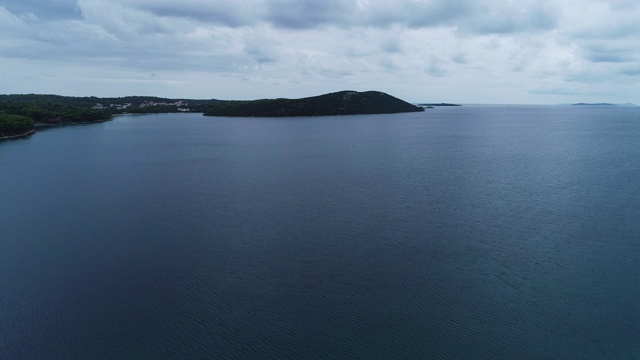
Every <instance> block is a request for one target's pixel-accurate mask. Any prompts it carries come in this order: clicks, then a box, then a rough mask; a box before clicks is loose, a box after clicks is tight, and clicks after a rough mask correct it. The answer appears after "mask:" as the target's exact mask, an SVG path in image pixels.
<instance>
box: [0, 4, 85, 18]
mask: <svg viewBox="0 0 640 360" xmlns="http://www.w3.org/2000/svg"><path fill="white" fill-rule="evenodd" d="M0 6H4V7H5V8H7V9H8V10H9V11H10V12H12V13H14V14H34V15H35V16H36V17H38V18H41V19H49V20H62V19H77V18H79V17H80V14H79V12H78V11H77V7H76V0H48V1H42V0H4V1H3V2H2V4H0Z"/></svg>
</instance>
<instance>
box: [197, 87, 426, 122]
mask: <svg viewBox="0 0 640 360" xmlns="http://www.w3.org/2000/svg"><path fill="white" fill-rule="evenodd" d="M418 111H424V109H423V108H422V107H419V106H415V105H412V104H409V103H407V102H405V101H403V100H400V99H398V98H395V97H393V96H391V95H388V94H385V93H382V92H379V91H366V92H356V91H340V92H335V93H330V94H324V95H320V96H313V97H308V98H302V99H263V100H253V101H216V102H212V103H211V104H210V105H209V106H208V107H207V108H206V110H205V111H204V115H207V116H242V117H284V116H328V115H357V114H392V113H401V112H418Z"/></svg>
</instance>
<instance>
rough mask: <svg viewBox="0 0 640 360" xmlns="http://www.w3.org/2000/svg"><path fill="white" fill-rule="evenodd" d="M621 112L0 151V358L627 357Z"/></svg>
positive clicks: (107, 126) (630, 213)
mask: <svg viewBox="0 0 640 360" xmlns="http://www.w3.org/2000/svg"><path fill="white" fill-rule="evenodd" d="M638 139H640V110H638V109H637V108H635V107H586V108H583V107H570V106H463V107H455V108H437V109H433V110H427V111H426V112H424V113H411V114H397V115H367V116H342V117H317V118H268V119H258V118H207V117H202V116H201V115H199V114H162V115H145V116H122V117H118V118H116V119H114V120H113V121H111V122H106V123H101V124H92V125H79V126H72V127H61V128H54V129H49V130H45V131H40V132H38V133H37V134H35V135H34V136H32V137H30V138H28V139H22V140H15V141H10V142H3V143H0V353H2V354H5V355H4V356H3V358H7V359H88V358H92V359H140V358H172V359H173V358H193V359H198V358H202V359H210V358H262V359H268V358H273V359H282V358H308V359H313V358H318V359H320V358H322V359H325V358H349V359H355V358H360V359H376V358H380V359H382V358H429V359H496V358H505V359H506V358H510V359H635V358H637V355H638V354H639V353H640V337H639V336H638V334H640V302H639V301H638V299H639V298H640V242H639V239H640V227H639V226H638V225H637V219H639V218H640V200H638V199H640V162H638V159H639V158H640V145H639V142H638Z"/></svg>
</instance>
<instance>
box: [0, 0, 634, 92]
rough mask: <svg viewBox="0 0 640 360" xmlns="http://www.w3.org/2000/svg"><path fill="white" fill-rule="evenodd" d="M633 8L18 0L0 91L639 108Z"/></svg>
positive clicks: (410, 0) (504, 2)
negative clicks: (379, 96) (341, 95)
mask: <svg viewBox="0 0 640 360" xmlns="http://www.w3.org/2000/svg"><path fill="white" fill-rule="evenodd" d="M636 3H637V2H636V1H612V2H603V1H587V0H584V1H571V2H569V1H556V2H554V1H529V0H521V1H513V0H425V1H419V0H405V1H384V0H352V1H349V0H326V1H315V0H307V1H295V0H238V1H233V2H230V1H221V0H184V1H180V2H176V1H168V0H78V1H72V0H9V1H8V2H7V1H5V2H4V3H3V5H0V65H1V67H0V69H2V70H0V93H24V92H28V93H31V92H36V93H41V92H47V93H59V94H65V95H98V96H102V95H109V96H123V95H129V94H149V95H160V96H170V97H200V98H211V97H215V98H261V97H272V96H285V97H298V96H307V95H315V94H319V93H322V92H328V91H337V90H342V89H354V90H368V89H376V90H381V91H386V92H389V93H392V94H394V95H396V96H399V97H402V98H405V99H407V100H410V101H456V102H481V103H558V102H574V101H578V100H579V101H589V100H598V101H612V102H634V101H636V102H637V100H636V99H635V96H636V94H638V90H639V88H640V86H639V85H636V83H639V82H638V80H639V79H640V77H639V76H640V55H639V53H638V52H637V50H635V49H638V48H639V47H638V45H640V22H639V21H637V19H638V18H639V16H640V4H636Z"/></svg>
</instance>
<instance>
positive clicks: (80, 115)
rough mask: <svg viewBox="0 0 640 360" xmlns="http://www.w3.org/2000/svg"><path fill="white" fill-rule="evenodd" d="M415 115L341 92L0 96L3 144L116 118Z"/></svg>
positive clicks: (386, 100) (371, 96)
mask: <svg viewBox="0 0 640 360" xmlns="http://www.w3.org/2000/svg"><path fill="white" fill-rule="evenodd" d="M417 111H424V108H422V107H421V106H415V105H412V104H409V103H407V102H405V101H403V100H400V99H398V98H395V97H393V96H391V95H388V94H385V93H383V92H379V91H365V92H356V91H340V92H335V93H330V94H324V95H320V96H313V97H307V98H302V99H263V100H250V101H239V100H216V99H211V100H194V99H168V98H159V97H150V96H128V97H120V98H99V97H94V96H88V97H72V96H60V95H39V94H26V95H0V140H2V139H11V138H16V137H22V136H28V135H30V134H32V133H33V132H34V131H35V129H37V128H38V127H43V126H56V125H69V124H80V123H92V122H101V121H106V120H109V119H111V118H112V117H113V116H114V115H118V114H145V113H178V112H197V113H203V114H204V115H207V116H248V117H282V116H327V115H358V114H392V113H401V112H417Z"/></svg>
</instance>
